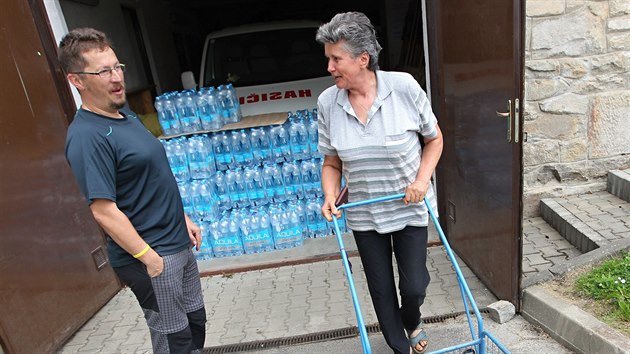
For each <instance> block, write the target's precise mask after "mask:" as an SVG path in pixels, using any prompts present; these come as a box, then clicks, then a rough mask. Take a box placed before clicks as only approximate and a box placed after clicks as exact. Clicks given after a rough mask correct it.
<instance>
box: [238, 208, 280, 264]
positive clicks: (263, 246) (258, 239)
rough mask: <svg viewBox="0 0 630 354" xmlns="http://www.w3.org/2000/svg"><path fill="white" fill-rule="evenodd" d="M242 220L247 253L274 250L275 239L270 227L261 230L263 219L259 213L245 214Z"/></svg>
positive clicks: (244, 246)
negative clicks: (269, 229)
mask: <svg viewBox="0 0 630 354" xmlns="http://www.w3.org/2000/svg"><path fill="white" fill-rule="evenodd" d="M244 214H245V215H244V217H243V219H242V220H241V232H242V236H241V237H242V239H243V249H244V250H245V253H248V254H251V253H260V252H266V251H271V250H272V249H273V238H272V237H271V234H270V233H269V231H268V227H266V228H265V227H262V228H261V220H260V219H261V217H260V214H259V213H258V212H252V213H244Z"/></svg>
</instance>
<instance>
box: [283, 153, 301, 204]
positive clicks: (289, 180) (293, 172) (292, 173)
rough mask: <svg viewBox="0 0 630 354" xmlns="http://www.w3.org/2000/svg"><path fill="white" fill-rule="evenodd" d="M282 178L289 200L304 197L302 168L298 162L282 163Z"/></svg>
mask: <svg viewBox="0 0 630 354" xmlns="http://www.w3.org/2000/svg"><path fill="white" fill-rule="evenodd" d="M282 180H283V181H284V189H285V191H286V196H287V200H290V199H296V198H303V197H304V190H303V189H302V179H301V178H300V168H299V166H298V165H297V164H296V163H294V162H285V163H284V164H282Z"/></svg>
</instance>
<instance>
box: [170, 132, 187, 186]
mask: <svg viewBox="0 0 630 354" xmlns="http://www.w3.org/2000/svg"><path fill="white" fill-rule="evenodd" d="M166 153H167V157H168V160H169V164H170V165H171V171H173V175H174V176H175V180H177V182H184V181H188V180H189V179H190V172H189V170H188V157H187V155H186V139H185V138H175V139H173V140H170V141H169V143H168V148H167V150H166Z"/></svg>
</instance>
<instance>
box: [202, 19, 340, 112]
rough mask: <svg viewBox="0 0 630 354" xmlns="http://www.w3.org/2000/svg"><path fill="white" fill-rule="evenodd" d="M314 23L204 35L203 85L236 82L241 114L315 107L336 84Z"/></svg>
mask: <svg viewBox="0 0 630 354" xmlns="http://www.w3.org/2000/svg"><path fill="white" fill-rule="evenodd" d="M319 25H320V24H319V23H318V22H315V21H282V22H267V23H261V24H250V25H245V26H239V27H233V28H228V29H224V30H220V31H217V32H213V33H210V34H209V35H208V36H207V37H206V41H205V44H204V49H203V55H202V60H201V70H200V76H199V81H198V83H199V87H208V86H215V87H216V86H218V85H222V84H227V83H232V85H234V87H235V88H236V92H237V94H238V96H239V100H240V103H241V109H242V112H243V116H250V115H259V114H265V113H276V112H287V111H295V110H300V109H312V108H315V107H317V97H318V96H319V94H320V93H321V92H322V91H324V90H325V89H326V88H328V87H330V86H332V85H333V84H334V81H333V79H332V77H331V76H330V74H329V73H328V72H327V71H326V66H327V61H326V57H325V56H324V49H323V47H322V46H321V45H319V44H318V43H317V42H316V41H315V33H316V31H317V28H318V27H319Z"/></svg>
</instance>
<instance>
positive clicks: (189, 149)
mask: <svg viewBox="0 0 630 354" xmlns="http://www.w3.org/2000/svg"><path fill="white" fill-rule="evenodd" d="M185 142H186V157H187V158H188V168H189V170H190V178H192V179H204V178H209V177H211V176H212V172H213V168H212V169H211V167H210V166H209V165H208V161H209V160H210V161H212V160H213V159H212V158H209V157H208V155H209V154H212V151H211V150H210V151H209V150H208V146H207V145H206V144H204V141H203V137H201V136H192V137H190V138H188V139H187V140H185ZM213 165H214V163H213ZM212 167H214V166H212Z"/></svg>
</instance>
